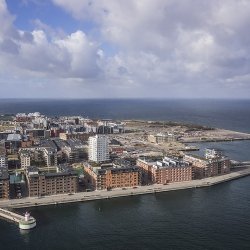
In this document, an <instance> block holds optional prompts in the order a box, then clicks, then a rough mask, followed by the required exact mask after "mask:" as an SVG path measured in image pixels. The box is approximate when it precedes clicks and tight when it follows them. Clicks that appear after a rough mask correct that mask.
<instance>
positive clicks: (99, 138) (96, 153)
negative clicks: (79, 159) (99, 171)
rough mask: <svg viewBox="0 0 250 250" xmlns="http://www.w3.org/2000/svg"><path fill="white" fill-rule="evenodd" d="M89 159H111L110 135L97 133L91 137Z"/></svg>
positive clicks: (103, 160)
mask: <svg viewBox="0 0 250 250" xmlns="http://www.w3.org/2000/svg"><path fill="white" fill-rule="evenodd" d="M88 158H89V161H94V162H105V161H108V160H109V147H108V137H107V136H106V135H95V136H91V137H89V151H88Z"/></svg>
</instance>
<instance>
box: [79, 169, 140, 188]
mask: <svg viewBox="0 0 250 250" xmlns="http://www.w3.org/2000/svg"><path fill="white" fill-rule="evenodd" d="M84 172H85V176H86V183H87V186H88V187H89V188H92V189H97V190H102V189H113V188H124V187H134V186H139V185H140V170H139V168H138V167H120V166H111V167H92V166H90V165H85V166H84Z"/></svg>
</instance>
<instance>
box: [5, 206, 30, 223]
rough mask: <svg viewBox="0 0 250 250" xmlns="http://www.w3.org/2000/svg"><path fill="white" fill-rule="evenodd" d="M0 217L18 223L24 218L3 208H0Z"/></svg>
mask: <svg viewBox="0 0 250 250" xmlns="http://www.w3.org/2000/svg"><path fill="white" fill-rule="evenodd" d="M0 217H2V218H5V219H7V220H10V221H13V222H15V223H19V222H20V221H21V220H24V219H25V218H24V216H22V215H20V214H17V213H13V212H11V211H9V210H6V209H3V208H0Z"/></svg>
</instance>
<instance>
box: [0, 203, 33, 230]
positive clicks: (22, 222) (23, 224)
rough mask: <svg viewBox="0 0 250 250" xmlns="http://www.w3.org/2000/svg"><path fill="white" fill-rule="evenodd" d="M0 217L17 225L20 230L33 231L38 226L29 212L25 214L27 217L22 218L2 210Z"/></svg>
mask: <svg viewBox="0 0 250 250" xmlns="http://www.w3.org/2000/svg"><path fill="white" fill-rule="evenodd" d="M0 217H2V218H4V219H7V220H10V221H13V222H15V223H17V224H18V225H19V228H20V229H24V230H25V229H31V228H34V227H35V226H36V220H35V219H34V218H33V217H31V216H30V214H29V213H27V212H26V213H25V216H22V215H20V214H17V213H14V212H11V211H9V210H6V209H3V208H0Z"/></svg>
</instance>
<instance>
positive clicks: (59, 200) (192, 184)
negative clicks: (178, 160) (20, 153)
mask: <svg viewBox="0 0 250 250" xmlns="http://www.w3.org/2000/svg"><path fill="white" fill-rule="evenodd" d="M248 175H250V166H248V167H246V166H244V168H242V169H241V170H235V171H233V172H231V173H229V174H225V175H220V176H215V177H209V178H205V179H201V180H192V181H186V182H179V183H178V182H176V183H171V184H168V185H162V184H155V185H150V186H139V187H136V188H127V189H125V190H123V189H115V190H111V191H106V190H101V191H92V192H81V193H76V194H73V195H67V194H66V195H65V194H64V195H53V196H47V197H43V198H40V199H39V198H37V197H27V198H22V199H15V200H5V201H0V207H2V208H24V207H34V206H47V205H58V204H64V203H74V202H85V201H92V200H101V199H111V198H118V197H125V196H134V195H143V194H152V193H160V192H168V191H177V190H185V189H192V188H204V187H209V186H213V185H217V184H220V183H223V182H227V181H231V180H234V179H238V178H242V177H244V176H248Z"/></svg>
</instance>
